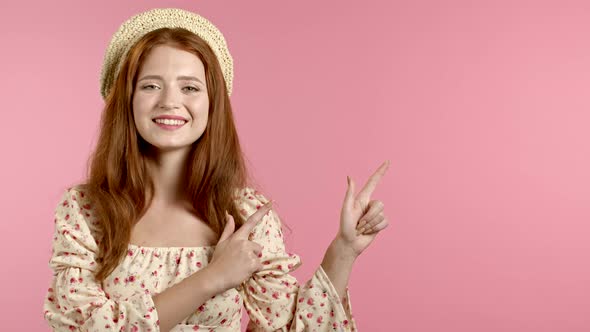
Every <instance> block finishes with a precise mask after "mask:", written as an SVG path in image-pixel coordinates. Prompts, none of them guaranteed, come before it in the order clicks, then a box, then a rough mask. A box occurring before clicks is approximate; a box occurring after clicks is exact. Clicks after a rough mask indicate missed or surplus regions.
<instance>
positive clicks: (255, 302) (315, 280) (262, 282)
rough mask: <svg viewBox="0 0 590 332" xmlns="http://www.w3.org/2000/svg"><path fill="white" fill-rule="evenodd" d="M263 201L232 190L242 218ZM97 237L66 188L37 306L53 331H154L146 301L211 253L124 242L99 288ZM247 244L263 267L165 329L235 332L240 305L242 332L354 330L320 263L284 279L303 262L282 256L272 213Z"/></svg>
mask: <svg viewBox="0 0 590 332" xmlns="http://www.w3.org/2000/svg"><path fill="white" fill-rule="evenodd" d="M266 202H268V200H267V199H266V198H265V197H264V196H263V195H262V194H261V193H260V192H258V191H257V190H255V189H253V188H250V187H246V188H242V189H240V190H238V191H236V195H235V203H236V204H238V206H239V210H240V213H241V217H243V218H244V219H247V218H248V217H249V216H250V215H252V214H253V213H254V212H255V211H256V210H257V209H258V208H260V207H261V206H262V205H264V204H265V203H266ZM97 234H99V233H98V228H97V221H96V219H95V216H94V215H93V207H92V202H91V201H90V200H89V199H88V196H87V195H85V194H84V192H83V191H82V190H81V189H79V188H77V187H72V188H68V189H67V190H66V191H65V192H64V194H63V196H62V198H61V200H60V202H59V203H58V205H57V207H56V209H55V233H54V238H53V247H52V255H51V258H50V260H49V266H50V267H51V269H52V270H53V272H54V274H53V278H52V280H51V285H50V288H49V289H48V291H47V295H46V297H45V299H44V303H43V312H44V318H45V320H46V321H47V322H48V324H49V325H50V326H51V327H52V328H53V329H54V331H127V332H132V331H152V332H155V331H160V329H159V320H158V313H157V311H156V308H155V306H154V302H153V300H152V296H154V295H156V294H158V293H160V292H162V291H164V290H165V289H166V288H168V287H171V286H173V285H175V284H177V283H179V282H180V281H181V280H183V279H184V278H186V277H188V276H190V275H191V274H193V273H195V272H197V271H199V270H201V269H203V268H204V267H205V266H207V264H208V262H209V261H210V260H211V257H212V255H213V252H214V250H215V247H214V246H203V247H140V246H136V245H132V244H129V246H128V252H127V255H126V256H125V258H124V260H123V261H122V262H121V263H120V264H119V266H118V267H117V268H116V269H115V270H114V271H113V272H112V273H111V274H110V275H109V276H108V277H107V278H106V279H105V280H104V282H103V283H100V282H97V281H96V279H95V278H94V276H93V272H94V271H95V270H96V269H97V267H98V266H97V262H96V261H95V258H96V256H97V252H98V245H97V242H96V239H97V238H98V237H97ZM249 239H250V240H252V241H255V242H257V243H259V244H260V245H262V246H263V250H262V261H263V266H264V268H263V269H262V270H260V271H258V272H256V273H254V274H252V276H251V277H250V278H249V279H247V280H245V281H244V282H243V283H242V284H241V285H240V286H239V287H237V288H232V289H229V290H227V291H225V292H223V293H220V294H217V295H215V296H213V297H212V298H210V299H209V300H208V301H206V302H205V303H203V305H201V306H200V307H198V308H195V311H194V312H193V313H192V314H190V315H189V316H188V317H186V318H185V319H184V320H183V321H182V322H180V323H179V324H177V325H176V326H175V327H174V328H173V329H172V330H171V331H174V332H178V331H215V332H238V331H240V328H241V326H240V322H241V318H242V308H243V307H244V308H245V309H246V312H247V313H248V315H249V318H250V320H249V323H248V326H247V330H248V331H285V332H286V331H289V332H293V331H296V332H301V331H318V332H319V331H351V332H352V331H357V328H356V324H355V321H354V319H353V317H352V308H351V304H350V297H349V296H350V295H349V292H348V288H347V289H346V297H345V298H344V299H343V300H341V299H340V298H339V296H338V293H337V292H336V289H335V288H334V285H333V284H332V283H331V281H330V280H329V278H328V276H327V275H326V273H325V271H324V270H323V269H322V267H321V265H320V266H319V267H318V268H317V270H316V271H315V273H314V275H313V276H312V278H311V279H310V280H308V281H307V282H306V283H305V284H303V285H300V284H299V283H298V281H297V279H295V277H293V276H292V275H291V274H289V273H290V272H292V271H294V270H295V269H297V268H298V267H299V266H300V265H301V259H300V257H299V256H298V255H296V254H293V253H288V252H287V251H286V250H285V244H284V241H283V234H282V229H281V221H280V218H279V216H278V215H277V214H276V213H275V212H274V210H271V211H270V212H269V213H268V214H266V215H265V216H264V217H263V218H262V221H261V222H259V223H258V225H256V226H255V228H254V230H253V231H252V232H251V233H250V237H249Z"/></svg>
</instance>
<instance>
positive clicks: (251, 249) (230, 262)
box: [207, 201, 272, 292]
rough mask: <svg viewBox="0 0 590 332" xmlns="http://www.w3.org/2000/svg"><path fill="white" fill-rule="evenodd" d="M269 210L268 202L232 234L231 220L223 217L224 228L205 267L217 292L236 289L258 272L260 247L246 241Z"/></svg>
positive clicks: (228, 215)
mask: <svg viewBox="0 0 590 332" xmlns="http://www.w3.org/2000/svg"><path fill="white" fill-rule="evenodd" d="M271 208H272V201H269V202H268V203H266V204H264V205H263V206H261V207H260V208H259V209H258V210H257V211H256V212H254V213H253V214H252V215H251V216H250V217H249V218H248V220H247V221H246V222H245V223H244V225H242V227H240V229H238V230H237V231H236V232H234V230H235V223H234V219H233V217H232V216H231V215H230V214H228V213H227V212H226V213H225V214H226V220H227V222H226V224H225V228H224V229H223V233H221V237H220V238H219V242H218V243H217V245H216V246H215V251H214V252H213V256H212V257H211V261H210V262H209V264H208V265H207V268H208V269H209V270H210V271H214V273H213V274H214V276H215V278H216V279H217V281H218V282H219V283H218V285H217V286H218V287H219V288H221V289H220V292H224V291H226V290H228V289H231V288H235V287H237V286H239V285H240V284H241V283H242V282H243V281H244V280H246V279H247V278H249V277H250V276H251V275H252V274H253V273H254V272H257V271H260V270H261V269H262V267H263V266H262V262H261V259H260V257H262V246H261V245H259V244H258V243H256V242H254V241H250V240H248V236H249V235H250V232H251V231H252V230H253V229H254V227H255V226H256V225H257V224H258V222H260V221H261V220H262V217H263V216H264V215H265V214H266V213H268V212H269V211H270V210H271Z"/></svg>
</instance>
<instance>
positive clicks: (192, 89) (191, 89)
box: [184, 86, 201, 91]
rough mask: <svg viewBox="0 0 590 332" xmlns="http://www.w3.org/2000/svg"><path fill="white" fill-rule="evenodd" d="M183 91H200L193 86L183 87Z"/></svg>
mask: <svg viewBox="0 0 590 332" xmlns="http://www.w3.org/2000/svg"><path fill="white" fill-rule="evenodd" d="M184 88H185V89H189V91H201V90H200V89H198V88H196V87H194V86H186V87H184Z"/></svg>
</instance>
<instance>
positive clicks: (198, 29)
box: [100, 8, 233, 99]
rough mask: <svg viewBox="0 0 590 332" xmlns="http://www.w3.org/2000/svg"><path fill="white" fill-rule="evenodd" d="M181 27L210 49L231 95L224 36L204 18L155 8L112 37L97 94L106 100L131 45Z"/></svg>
mask: <svg viewBox="0 0 590 332" xmlns="http://www.w3.org/2000/svg"><path fill="white" fill-rule="evenodd" d="M160 28H184V29H186V30H188V31H191V32H193V33H195V34H196V35H198V36H199V37H201V38H202V39H203V40H205V42H207V44H209V46H210V47H211V49H212V50H213V52H214V53H215V55H216V56H217V60H218V61H219V64H220V65H221V71H222V73H223V77H224V79H225V84H226V87H227V93H228V95H230V96H231V93H232V81H233V59H232V57H231V54H230V53H229V50H228V48H227V43H226V41H225V38H224V37H223V34H222V33H221V31H219V29H217V28H216V27H215V26H214V25H213V23H211V22H210V21H208V20H207V19H206V18H204V17H202V16H200V15H198V14H196V13H193V12H189V11H186V10H183V9H178V8H156V9H152V10H148V11H146V12H143V13H140V14H137V15H135V16H133V17H131V18H129V19H128V20H127V21H125V22H124V23H123V24H122V25H121V26H120V27H119V30H117V32H115V34H114V35H113V37H112V39H111V42H110V43H109V46H108V48H107V50H106V52H105V55H104V61H103V65H102V69H101V74H100V94H101V95H102V98H103V99H105V98H106V96H107V94H108V93H109V90H110V88H111V86H112V85H113V82H114V81H115V78H116V77H117V75H118V74H119V70H120V69H121V64H122V63H123V60H124V59H125V57H126V56H127V53H128V51H129V49H130V48H131V46H133V45H134V44H135V43H136V42H137V41H138V40H139V39H141V37H143V36H144V35H145V34H147V33H148V32H150V31H154V30H157V29H160Z"/></svg>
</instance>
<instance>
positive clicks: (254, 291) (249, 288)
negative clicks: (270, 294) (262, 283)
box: [248, 286, 256, 294]
mask: <svg viewBox="0 0 590 332" xmlns="http://www.w3.org/2000/svg"><path fill="white" fill-rule="evenodd" d="M248 290H249V291H250V293H252V294H256V290H255V289H254V287H252V286H248Z"/></svg>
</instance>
